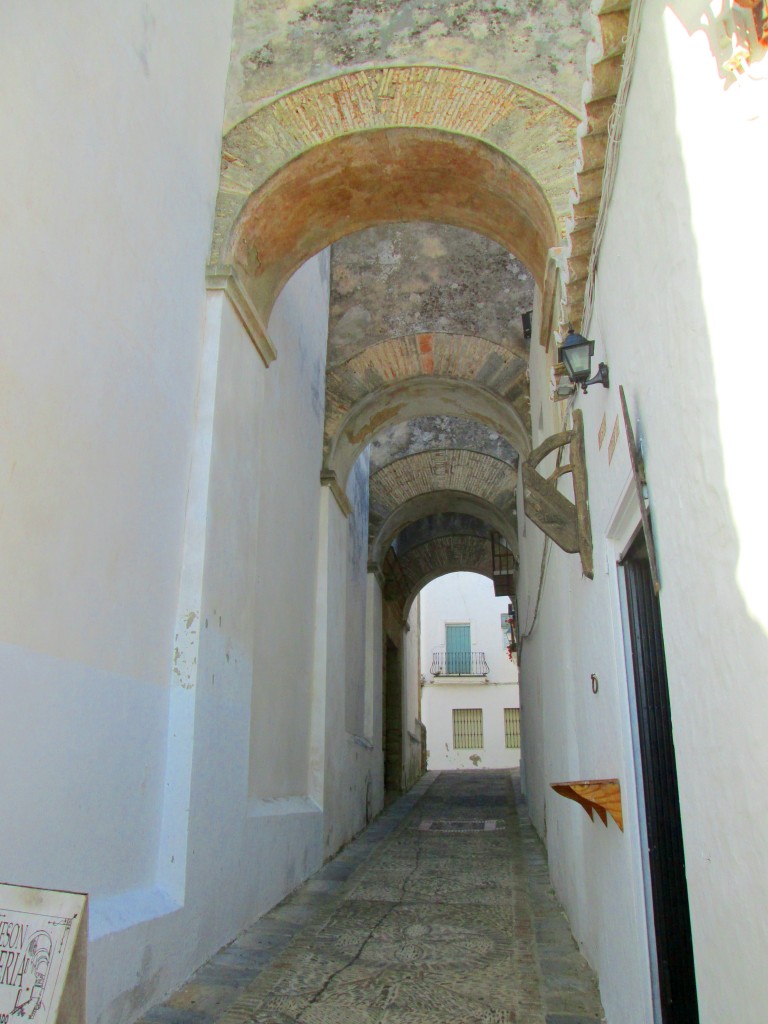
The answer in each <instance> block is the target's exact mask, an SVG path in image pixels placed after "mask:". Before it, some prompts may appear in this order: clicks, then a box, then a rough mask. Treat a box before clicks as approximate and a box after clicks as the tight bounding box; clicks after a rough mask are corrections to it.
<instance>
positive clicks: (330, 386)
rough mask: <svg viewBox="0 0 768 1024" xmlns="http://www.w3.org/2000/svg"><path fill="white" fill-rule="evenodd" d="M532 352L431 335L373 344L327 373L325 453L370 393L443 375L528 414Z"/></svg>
mask: <svg viewBox="0 0 768 1024" xmlns="http://www.w3.org/2000/svg"><path fill="white" fill-rule="evenodd" d="M527 369H528V358H527V353H525V352H520V351H518V350H517V349H514V348H511V347H508V346H505V345H501V344H499V343H497V342H492V341H488V340H487V339H485V338H480V337H476V336H471V335H464V334H446V333H441V332H439V331H437V332H429V333H422V334H408V335H403V336H401V337H397V338H388V339H386V340H385V341H381V342H379V343H378V344H375V345H369V346H367V347H366V348H365V349H363V351H362V352H357V353H356V354H355V355H353V356H351V357H350V358H349V359H347V360H345V361H344V362H343V363H339V364H337V365H334V366H330V367H329V368H328V371H327V374H326V402H325V439H324V450H325V452H326V454H327V453H328V452H329V451H330V448H331V446H332V444H333V441H334V438H335V437H336V436H337V434H338V431H339V430H340V428H341V426H342V424H343V423H344V420H345V419H346V418H347V417H348V416H349V414H350V412H351V410H352V409H353V407H354V406H355V405H356V404H357V403H359V402H361V401H363V400H364V399H365V398H366V397H367V396H368V395H369V394H371V393H372V392H374V391H377V390H379V389H381V388H384V387H389V386H391V385H392V384H393V383H394V382H396V381H407V380H415V379H416V378H418V377H444V378H447V379H453V380H457V381H460V380H466V381H474V382H476V383H482V385H483V386H484V387H486V388H488V389H489V390H491V391H494V392H496V393H497V394H498V395H500V396H501V397H502V398H504V399H506V400H507V401H508V402H510V403H512V404H513V405H514V406H515V408H516V411H517V413H518V415H519V417H520V419H521V420H523V418H524V417H525V416H526V415H527V406H526V401H527V391H528V387H527Z"/></svg>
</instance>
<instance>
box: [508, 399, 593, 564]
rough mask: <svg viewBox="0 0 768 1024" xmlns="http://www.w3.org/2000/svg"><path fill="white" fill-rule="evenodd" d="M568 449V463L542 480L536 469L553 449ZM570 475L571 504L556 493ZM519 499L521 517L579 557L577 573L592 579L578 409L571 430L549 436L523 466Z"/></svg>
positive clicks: (587, 501) (585, 485)
mask: <svg viewBox="0 0 768 1024" xmlns="http://www.w3.org/2000/svg"><path fill="white" fill-rule="evenodd" d="M566 445H569V446H570V460H571V461H570V462H568V463H566V464H565V465H558V466H557V467H556V468H555V469H554V471H553V472H552V473H551V474H550V475H549V477H543V476H542V475H541V473H539V471H538V469H537V466H538V465H539V463H540V462H541V461H542V459H544V458H546V457H547V455H550V454H551V453H552V452H554V451H556V450H557V449H563V448H565V446H566ZM566 473H570V474H571V477H572V479H573V494H574V498H575V501H570V500H569V499H568V498H566V497H565V495H564V494H561V493H560V491H558V489H557V481H558V480H559V479H560V477H561V476H564V475H565V474H566ZM523 496H524V499H525V514H526V515H527V516H528V518H529V519H530V520H531V522H533V523H535V524H536V525H537V526H538V527H539V529H540V530H542V531H543V532H544V533H546V535H547V536H548V537H549V538H550V539H551V540H553V541H554V542H555V544H557V546H558V547H560V548H562V549H563V551H567V552H569V553H570V554H575V553H576V552H578V553H579V555H580V557H581V570H582V572H583V573H584V575H585V576H586V577H587V578H588V579H590V580H591V579H592V578H593V577H594V567H593V564H592V525H591V522H590V518H589V493H588V485H587V466H586V461H585V458H584V421H583V418H582V415H581V410H580V409H574V412H573V427H572V429H571V430H563V431H561V432H560V433H559V434H552V436H551V437H548V438H547V439H546V440H545V441H542V443H541V444H540V445H539V446H538V448H534V450H533V451H532V452H531V454H530V455H529V456H528V458H527V459H526V460H525V462H524V463H523Z"/></svg>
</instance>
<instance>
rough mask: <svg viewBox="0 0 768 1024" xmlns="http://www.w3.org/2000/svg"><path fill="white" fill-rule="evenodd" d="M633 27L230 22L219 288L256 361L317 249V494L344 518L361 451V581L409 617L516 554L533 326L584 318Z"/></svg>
mask: <svg viewBox="0 0 768 1024" xmlns="http://www.w3.org/2000/svg"><path fill="white" fill-rule="evenodd" d="M627 7H628V0H603V2H602V6H601V7H600V10H599V17H597V18H596V17H595V16H594V15H593V14H592V13H591V11H590V5H589V3H588V2H587V0H537V3H536V4H535V5H532V4H530V3H529V2H528V0H451V2H447V0H317V2H310V0H276V2H274V3H272V4H270V5H269V7H268V8H267V6H266V5H264V4H263V3H262V2H261V0H239V2H238V4H237V9H236V15H235V29H234V36H233V59H232V62H231V67H230V79H229V82H228V88H227V111H226V128H227V131H226V134H225V138H224V144H223V159H222V175H221V183H220V190H219V197H218V202H217V211H216V221H215V230H214V242H213V247H212V252H211V272H212V273H213V274H217V275H220V276H221V275H228V276H229V277H231V278H232V279H235V280H236V281H237V288H238V294H239V295H240V296H241V297H242V300H243V302H244V303H245V304H246V305H247V307H248V314H249V317H250V320H251V322H252V323H253V324H255V325H256V327H255V330H257V331H258V332H259V333H260V334H261V335H262V336H263V339H264V344H263V348H262V351H263V352H266V353H269V352H270V343H269V339H268V336H267V330H266V324H267V323H268V319H269V314H270V311H271V308H272V305H273V304H274V301H275V298H276V296H277V295H278V294H279V291H280V289H281V288H282V287H283V285H284V284H285V282H286V281H287V279H288V278H289V277H290V275H291V274H292V273H293V271H294V270H295V269H296V268H297V267H298V266H300V265H301V263H302V262H304V260H306V259H307V258H308V257H309V256H311V255H313V254H314V253H316V252H318V251H320V250H321V249H322V248H324V247H326V246H328V245H331V246H332V248H331V296H330V317H329V334H328V352H327V372H326V394H325V436H324V447H323V451H324V467H323V473H322V480H323V482H324V483H326V484H329V485H330V486H331V487H332V488H333V491H334V494H335V495H336V497H337V500H338V501H339V503H340V505H341V506H342V507H345V487H346V482H347V479H348V476H349V474H350V472H351V471H352V469H353V467H354V465H355V463H356V460H357V459H358V458H359V457H360V456H361V455H362V454H363V453H366V457H367V459H368V461H369V466H370V468H369V473H370V477H369V481H370V518H369V564H370V567H371V568H372V569H373V570H375V571H377V572H379V573H381V574H382V576H383V577H385V578H386V579H387V580H388V581H389V582H390V584H391V583H393V582H395V583H396V584H397V586H396V587H394V590H395V591H396V592H397V593H398V594H399V597H400V600H401V601H402V602H403V604H407V603H408V602H409V601H410V600H412V598H413V596H414V595H415V593H416V592H417V591H418V589H419V588H420V587H421V586H422V585H423V584H424V583H426V582H428V581H429V579H432V578H434V577H435V576H437V575H440V574H441V573H442V572H450V571H454V570H455V569H473V570H475V571H479V572H483V573H485V574H487V575H492V574H493V566H492V563H491V536H492V535H494V542H495V545H496V547H497V549H498V547H499V545H501V547H502V548H503V549H504V550H505V551H507V552H509V553H511V554H512V555H514V552H515V551H516V535H517V525H516V503H515V492H516V484H517V471H518V463H519V460H520V458H521V456H522V457H524V456H525V455H526V454H527V453H528V451H529V450H530V409H529V399H528V356H529V344H530V314H531V312H532V311H533V310H534V309H536V317H535V318H534V322H535V323H536V324H537V325H538V324H539V322H540V321H541V314H542V312H543V316H544V336H543V337H542V341H543V342H545V343H547V342H548V338H549V333H550V330H549V324H550V321H552V316H553V314H552V312H551V311H552V310H553V309H556V306H557V303H558V302H560V301H561V302H562V303H563V308H562V311H561V312H560V313H559V314H558V313H557V312H556V313H555V314H554V322H553V323H552V326H554V327H555V328H557V326H558V323H559V321H560V320H561V319H562V318H566V319H571V320H573V321H574V322H576V323H577V324H578V322H579V320H578V318H579V315H580V310H581V303H582V300H583V291H584V282H585V280H586V278H587V275H588V273H589V252H590V249H591V241H592V234H593V231H594V225H595V219H596V216H597V209H598V206H599V199H600V183H601V181H602V161H603V158H604V153H605V144H606V140H607V125H608V119H609V116H610V113H611V110H612V106H613V99H614V96H615V92H616V88H617V85H618V80H619V75H620V71H621V54H622V46H623V39H624V35H625V31H626V24H627ZM585 79H586V80H587V84H586V85H584V82H585ZM553 266H554V267H555V268H556V277H557V287H556V289H555V290H554V291H553V286H552V280H553V275H552V267H553ZM536 340H537V339H536V338H534V342H535V343H536ZM504 585H505V586H508V585H509V583H508V580H506V581H505V584H504ZM389 590H390V592H392V590H393V587H392V586H390V587H389Z"/></svg>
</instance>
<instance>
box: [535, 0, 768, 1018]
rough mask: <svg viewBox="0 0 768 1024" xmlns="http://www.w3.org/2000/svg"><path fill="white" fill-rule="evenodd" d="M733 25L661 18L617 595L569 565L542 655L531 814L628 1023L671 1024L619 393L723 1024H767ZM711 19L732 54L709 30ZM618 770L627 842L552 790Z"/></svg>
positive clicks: (757, 363)
mask: <svg viewBox="0 0 768 1024" xmlns="http://www.w3.org/2000/svg"><path fill="white" fill-rule="evenodd" d="M720 20H721V19H720ZM720 20H719V13H718V11H717V10H715V9H710V7H709V6H707V7H705V6H704V5H703V4H701V3H694V2H691V3H679V4H673V5H670V6H669V7H666V8H665V7H664V6H663V4H661V3H659V2H655V0H649V2H648V3H647V4H646V5H645V9H644V14H643V21H642V30H641V35H640V40H639V48H638V57H637V66H636V69H635V73H634V79H633V85H632V90H631V94H630V99H629V105H628V108H627V114H626V122H625V127H624V136H623V141H622V147H621V159H620V163H619V172H618V178H617V183H616V190H615V194H614V197H613V201H612V204H611V208H610V215H609V220H608V226H607V232H606V236H605V240H604V243H603V248H602V251H601V256H600V263H599V272H598V282H597V299H596V307H595V313H594V316H593V317H592V322H591V324H590V325H589V335H590V337H594V338H595V339H596V340H597V349H598V351H597V353H596V358H599V359H603V360H605V361H606V362H607V363H608V364H609V365H610V372H611V382H612V387H611V389H610V390H609V391H603V389H601V388H595V389H591V390H590V393H589V396H588V397H586V398H582V397H579V398H578V399H577V401H578V405H579V407H580V408H582V409H583V411H584V418H585V428H586V447H587V460H588V468H589V488H590V506H591V512H592V525H593V537H594V541H595V566H596V572H595V580H594V581H593V582H588V581H586V580H582V579H581V578H580V572H579V567H578V561H577V559H576V557H575V556H570V555H564V554H562V553H561V552H559V551H558V550H557V549H553V552H552V555H551V557H550V560H549V565H548V569H547V577H546V583H545V587H544V592H543V600H542V604H541V608H540V612H539V617H538V621H537V624H536V628H535V630H534V632H533V633H532V635H531V637H530V638H529V639H528V641H527V642H526V645H525V647H524V650H523V658H522V669H521V689H522V704H523V715H524V722H523V729H524V731H523V757H524V763H525V766H526V788H527V792H528V796H529V800H530V805H531V810H532V813H533V816H534V820H535V822H536V824H537V827H538V828H539V829H540V831H541V832H542V834H544V835H546V841H547V846H548V850H549V862H550V868H551V870H552V875H553V879H554V882H555V885H556V887H557V890H558V892H559V894H560V896H561V898H562V899H563V900H564V903H565V905H566V908H567V911H568V914H569V917H570V919H571V923H572V924H573V926H574V930H575V934H576V936H577V938H578V940H579V941H580V943H581V944H582V946H583V948H584V950H585V952H586V954H587V956H588V957H589V959H590V960H591V961H592V963H593V964H594V965H595V967H596V968H597V969H598V972H599V975H600V980H601V992H602V996H603V1001H604V1005H605V1008H606V1011H607V1016H608V1021H609V1022H611V1024H613V1022H622V1024H623V1022H637V1024H644V1022H646V1021H648V1020H650V1019H652V1017H651V1007H650V993H649V983H648V963H647V956H646V955H645V953H644V942H643V932H644V911H643V895H644V894H643V887H642V882H641V866H640V860H639V854H638V851H639V848H640V839H639V834H638V821H637V804H636V799H635V787H634V783H633V775H634V769H633V765H632V760H631V741H630V735H629V715H628V699H627V679H626V672H625V663H624V646H623V642H622V624H621V619H620V613H619V600H618V595H619V580H618V578H617V573H616V569H615V565H616V560H617V557H618V555H619V553H620V551H621V549H622V546H623V545H624V544H626V542H627V540H628V539H629V534H630V533H631V528H632V525H633V524H634V523H635V522H636V516H637V511H636V505H635V503H634V501H633V499H632V498H631V496H630V497H627V495H628V493H629V480H628V475H629V471H628V464H627V458H626V439H625V437H624V431H623V427H620V437H619V440H618V445H617V448H616V454H615V456H614V458H613V460H612V461H611V462H610V464H609V460H608V448H607V445H608V438H609V437H610V434H611V431H612V428H613V425H614V422H615V420H616V416H617V414H618V413H619V404H618V392H617V387H618V384H619V383H623V384H624V387H625V389H626V393H627V398H628V401H629V405H630V409H631V413H632V416H633V418H634V419H635V421H636V422H637V423H638V424H639V429H640V433H641V435H642V437H643V444H644V450H645V456H646V464H647V472H648V479H649V491H650V498H651V506H652V511H653V515H654V524H655V532H656V538H657V547H658V554H659V559H660V569H661V577H662V591H661V608H662V617H663V622H664V633H665V641H666V652H667V665H668V671H669V685H670V695H671V703H672V720H673V728H674V739H675V746H676V752H677V768H678V776H679V787H680V799H681V808H682V821H683V831H684V842H685V849H686V865H687V875H688V886H689V896H690V903H691V917H692V927H693V939H694V954H695V960H696V971H697V982H698V990H699V1006H700V1016H701V1020H702V1024H722V1022H723V1021H732V1020H739V1021H745V1022H750V1024H753V1022H754V1024H757V1022H759V1021H762V1020H763V1018H764V1016H765V1014H764V1007H765V1004H766V999H767V997H768V991H767V990H768V978H766V972H765V971H764V970H763V969H762V966H761V965H762V961H763V959H764V954H765V920H766V917H768V875H766V871H765V850H766V848H768V834H767V832H768V815H766V813H765V811H766V797H765V787H764V785H763V782H762V780H763V778H764V776H765V774H766V768H767V767H768V765H767V764H766V761H768V752H767V751H768V748H767V747H766V744H765V742H764V736H765V733H766V731H767V730H768V702H767V701H766V699H765V694H764V692H763V691H764V680H765V665H766V662H767V661H768V643H767V642H766V632H767V630H768V601H767V599H766V589H765V578H766V569H768V566H767V565H766V548H765V542H764V524H763V515H762V509H763V507H764V494H763V491H764V484H763V482H762V474H761V473H760V472H759V471H756V463H755V461H754V460H755V457H756V456H755V448H754V446H753V445H752V443H751V442H750V438H757V437H759V436H761V427H762V412H761V404H760V402H759V400H755V398H754V397H753V390H754V389H755V388H757V387H758V386H759V380H760V373H761V370H760V367H761V366H762V351H763V349H764V342H765V337H766V333H765V326H764V325H765V316H764V310H763V305H764V303H763V300H762V291H763V283H764V271H765V242H764V237H763V235H764V233H763V232H762V231H761V230H759V229H758V228H757V223H758V219H759V212H758V207H757V205H756V203H755V197H754V195H753V194H752V191H751V189H750V188H749V187H747V186H743V185H738V184H736V180H737V177H738V175H739V173H749V172H748V169H749V168H752V169H756V168H757V167H759V166H762V164H763V163H764V161H765V154H766V153H768V77H767V76H766V72H765V68H766V64H767V63H768V62H767V61H766V60H765V58H763V59H762V61H760V62H759V63H757V64H756V65H754V66H753V68H752V70H751V71H750V72H748V74H747V75H746V76H745V77H744V79H742V81H741V82H739V83H734V82H733V81H732V80H728V79H726V76H725V74H724V72H722V71H721V63H722V61H723V60H724V59H725V58H726V57H727V56H729V55H730V48H729V45H728V40H729V34H730V33H729V32H726V31H724V27H723V25H722V24H721V23H720ZM710 23H711V24H712V29H711V33H710V34H711V39H710V38H709V37H708V36H707V34H706V33H705V29H704V28H703V27H702V25H704V26H706V25H707V24H710ZM545 376H546V370H545V367H544V366H543V356H542V352H541V350H540V349H539V350H538V351H537V352H536V353H534V365H533V367H532V381H533V388H534V392H533V400H532V419H533V422H534V424H536V423H537V421H538V415H539V408H540V407H542V408H543V420H544V428H543V430H542V431H540V434H546V433H549V432H551V430H552V429H554V428H555V426H556V424H555V421H554V420H553V417H552V407H551V406H550V404H549V402H548V399H547V397H546V386H545ZM604 413H605V416H606V423H607V436H606V441H605V443H604V444H603V447H602V449H599V447H598V440H597V435H598V429H599V427H600V422H601V418H602V416H603V414H604ZM539 439H540V438H539V436H538V435H537V436H536V437H535V439H534V440H535V441H536V440H539ZM750 452H751V453H752V454H750ZM525 533H526V536H524V537H523V538H522V572H521V588H520V603H521V611H520V618H521V627H522V628H523V630H525V628H526V626H527V625H528V626H530V622H531V618H532V614H533V606H534V603H535V594H536V588H537V585H538V567H539V563H540V558H541V535H540V534H538V531H537V530H536V529H535V528H534V527H533V526H532V525H531V524H530V523H528V524H527V527H526V530H525ZM554 637H557V638H558V643H554V642H553V638H554ZM592 672H595V673H596V674H597V675H598V677H599V680H600V689H599V693H598V694H597V695H593V694H592V692H591V688H590V679H589V676H590V673H592ZM606 776H618V777H619V778H620V780H621V786H622V798H623V802H624V812H625V832H624V833H623V834H622V833H620V832H619V831H618V830H617V829H616V828H615V827H614V826H613V824H612V823H610V822H609V826H608V828H607V829H604V828H603V826H602V825H601V824H599V823H595V824H593V823H591V822H589V820H588V819H587V817H586V815H585V814H584V813H583V811H582V810H581V809H580V808H579V807H577V806H576V805H575V804H570V803H567V802H566V801H564V800H562V799H561V798H560V797H558V796H556V795H555V794H554V793H553V792H552V791H551V790H550V789H549V783H550V782H553V781H558V780H561V779H568V778H590V777H593V778H594V777H606Z"/></svg>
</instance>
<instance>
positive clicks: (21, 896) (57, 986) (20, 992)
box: [0, 884, 88, 1024]
mask: <svg viewBox="0 0 768 1024" xmlns="http://www.w3.org/2000/svg"><path fill="white" fill-rule="evenodd" d="M87 907H88V897H87V896H85V895H83V894H82V893H71V892H56V891H54V890H49V889H30V888H25V887H24V886H20V885H3V884H0V1024H16V1022H17V1021H18V1022H21V1021H22V1020H32V1021H35V1024H53V1022H54V1021H60V1022H62V1024H82V1022H83V1021H84V1020H85V961H86V950H87V942H88V917H87Z"/></svg>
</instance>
